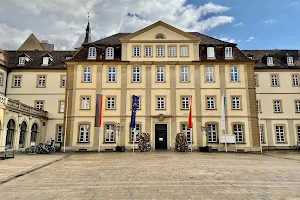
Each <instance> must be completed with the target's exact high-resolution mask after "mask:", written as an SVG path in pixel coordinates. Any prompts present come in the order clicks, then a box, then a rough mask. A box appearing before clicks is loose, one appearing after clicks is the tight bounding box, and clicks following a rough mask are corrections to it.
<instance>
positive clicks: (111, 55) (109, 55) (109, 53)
mask: <svg viewBox="0 0 300 200" xmlns="http://www.w3.org/2000/svg"><path fill="white" fill-rule="evenodd" d="M105 55H106V56H105V59H106V60H113V59H114V48H113V47H107V48H106V54H105Z"/></svg>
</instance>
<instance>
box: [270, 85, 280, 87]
mask: <svg viewBox="0 0 300 200" xmlns="http://www.w3.org/2000/svg"><path fill="white" fill-rule="evenodd" d="M271 87H280V85H271Z"/></svg>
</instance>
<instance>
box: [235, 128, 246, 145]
mask: <svg viewBox="0 0 300 200" xmlns="http://www.w3.org/2000/svg"><path fill="white" fill-rule="evenodd" d="M233 134H234V135H235V139H236V142H237V143H243V142H244V133H243V125H242V124H234V125H233Z"/></svg>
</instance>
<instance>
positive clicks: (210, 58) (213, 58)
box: [207, 57, 216, 60]
mask: <svg viewBox="0 0 300 200" xmlns="http://www.w3.org/2000/svg"><path fill="white" fill-rule="evenodd" d="M215 59H216V57H207V60H215Z"/></svg>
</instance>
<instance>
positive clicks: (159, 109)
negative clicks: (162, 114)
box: [155, 108, 167, 110]
mask: <svg viewBox="0 0 300 200" xmlns="http://www.w3.org/2000/svg"><path fill="white" fill-rule="evenodd" d="M155 110H167V109H165V108H163V109H158V108H155Z"/></svg>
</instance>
